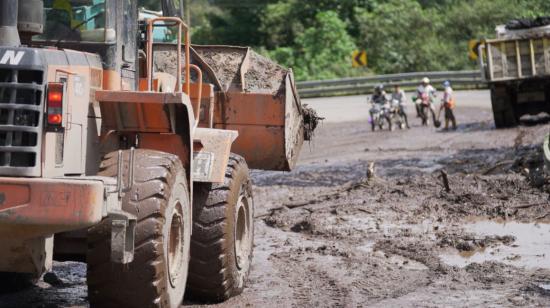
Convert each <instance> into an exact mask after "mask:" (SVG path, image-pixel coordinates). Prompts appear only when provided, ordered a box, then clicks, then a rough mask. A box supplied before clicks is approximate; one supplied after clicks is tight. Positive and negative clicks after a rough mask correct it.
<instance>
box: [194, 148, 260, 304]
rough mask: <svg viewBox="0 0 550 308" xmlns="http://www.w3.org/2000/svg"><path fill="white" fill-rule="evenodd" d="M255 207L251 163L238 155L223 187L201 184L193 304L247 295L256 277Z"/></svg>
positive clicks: (196, 193)
mask: <svg viewBox="0 0 550 308" xmlns="http://www.w3.org/2000/svg"><path fill="white" fill-rule="evenodd" d="M253 220H254V203H253V198H252V184H251V181H250V173H249V170H248V166H247V164H246V162H245V160H244V159H243V158H242V157H240V156H238V155H234V154H232V155H231V156H230V158H229V162H228V165H227V169H226V173H225V182H224V183H223V184H211V183H197V184H195V187H194V200H193V235H192V239H191V263H190V267H189V281H188V283H187V288H188V291H189V293H190V294H189V295H190V297H191V298H193V299H197V300H201V301H206V302H220V301H224V300H226V299H228V298H230V297H232V296H235V295H238V294H240V293H242V291H243V289H244V287H245V283H246V281H247V279H248V274H249V272H250V264H251V262H252V249H253V240H254V221H253Z"/></svg>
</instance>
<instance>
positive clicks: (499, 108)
mask: <svg viewBox="0 0 550 308" xmlns="http://www.w3.org/2000/svg"><path fill="white" fill-rule="evenodd" d="M512 102H513V100H512V97H511V94H510V91H507V89H506V88H505V87H491V104H492V107H493V117H494V119H495V127H496V128H507V127H514V126H516V125H518V119H517V117H516V113H515V110H514V105H513V103H512Z"/></svg>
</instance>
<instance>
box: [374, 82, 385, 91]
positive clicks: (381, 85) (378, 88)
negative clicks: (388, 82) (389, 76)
mask: <svg viewBox="0 0 550 308" xmlns="http://www.w3.org/2000/svg"><path fill="white" fill-rule="evenodd" d="M374 89H375V90H377V91H382V90H384V85H383V84H379V85H377V86H376V88H374Z"/></svg>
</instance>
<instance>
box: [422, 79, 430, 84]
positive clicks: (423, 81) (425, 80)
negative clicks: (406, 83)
mask: <svg viewBox="0 0 550 308" xmlns="http://www.w3.org/2000/svg"><path fill="white" fill-rule="evenodd" d="M422 83H426V84H428V83H430V78H428V77H424V78H423V79H422Z"/></svg>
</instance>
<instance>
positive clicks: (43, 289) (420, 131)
mask: <svg viewBox="0 0 550 308" xmlns="http://www.w3.org/2000/svg"><path fill="white" fill-rule="evenodd" d="M456 113H457V115H458V120H459V123H460V125H459V129H458V130H457V131H454V132H443V131H436V130H435V129H434V128H425V127H421V126H420V125H418V122H419V120H418V119H416V118H415V117H414V114H411V115H410V119H411V123H413V128H412V129H411V130H407V131H397V132H387V131H384V132H376V133H371V132H370V128H369V126H368V123H367V121H366V120H365V121H364V122H337V121H335V122H332V123H329V124H321V125H320V130H319V131H318V132H317V135H316V138H315V139H314V141H313V142H312V143H310V144H309V146H307V145H306V146H305V147H304V150H303V151H304V152H303V156H302V160H301V163H300V164H299V167H298V168H297V169H296V170H295V171H293V172H291V173H278V172H260V171H254V172H253V179H254V184H255V190H254V193H255V204H256V224H255V226H256V232H255V234H256V238H255V250H254V261H253V268H252V272H251V276H250V281H249V283H248V287H247V288H246V289H245V291H244V293H243V294H242V295H240V296H237V297H235V298H232V299H230V300H229V301H227V302H226V303H222V304H218V305H213V306H218V307H272V306H280V307H358V306H362V307H366V306H368V307H371V306H372V307H418V306H420V307H441V306H445V307H470V306H482V307H486V306H487V307H502V306H504V307H517V306H525V307H531V306H541V307H547V306H550V287H549V286H550V266H549V264H548V262H547V260H548V257H549V256H550V234H549V232H550V227H549V226H550V225H549V224H548V223H550V202H549V198H550V193H549V190H550V185H549V183H548V179H547V178H546V177H545V176H544V174H543V172H542V165H543V164H542V157H541V151H540V150H539V149H540V144H541V142H542V139H543V137H544V135H545V134H546V133H547V132H548V129H549V128H550V125H548V124H543V123H542V124H541V123H538V124H537V125H529V126H525V125H524V126H520V127H518V128H514V129H508V130H495V129H494V127H493V125H492V121H491V113H490V110H488V109H485V108H481V107H480V108H473V107H462V108H460V107H459V108H458V109H457V112H456ZM321 116H327V115H325V114H321ZM373 173H374V176H372V175H373ZM83 268H85V265H83V264H80V263H58V264H56V266H55V268H54V273H55V274H56V275H57V276H56V277H57V278H58V279H59V280H60V281H61V282H62V283H61V284H56V283H55V280H51V278H52V277H49V278H48V281H50V282H51V283H52V284H50V283H47V282H40V284H39V286H38V287H36V288H34V289H31V290H28V291H25V292H20V293H16V294H11V295H3V296H0V306H2V305H4V306H6V307H11V306H14V305H13V304H14V303H16V304H17V307H26V306H28V307H37V306H38V307H40V305H42V306H43V307H86V306H87V303H86V287H85V280H84V279H85V277H84V276H83V275H84V274H85V271H84V270H83ZM10 304H11V306H10ZM184 305H185V306H201V305H203V306H208V305H204V304H202V303H193V302H185V303H184Z"/></svg>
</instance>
